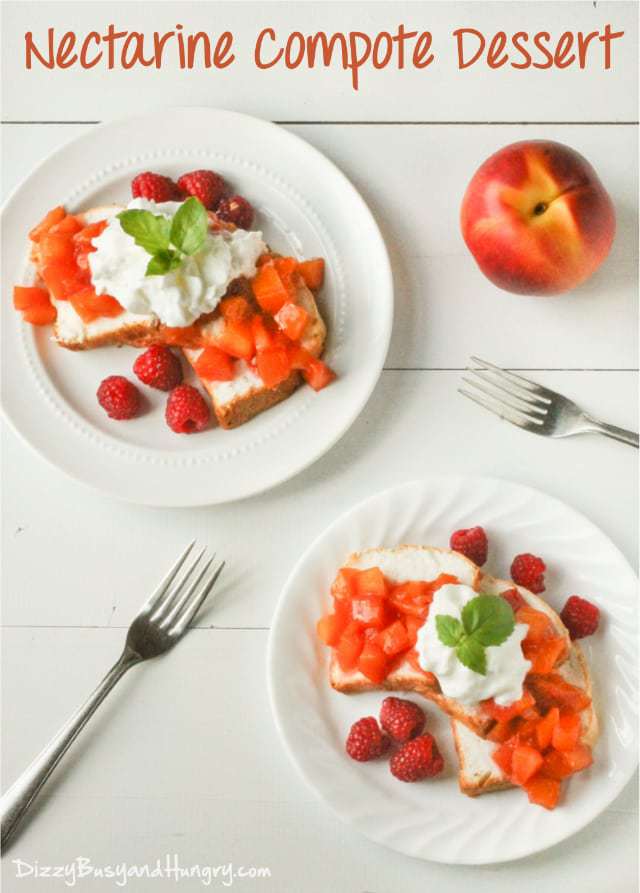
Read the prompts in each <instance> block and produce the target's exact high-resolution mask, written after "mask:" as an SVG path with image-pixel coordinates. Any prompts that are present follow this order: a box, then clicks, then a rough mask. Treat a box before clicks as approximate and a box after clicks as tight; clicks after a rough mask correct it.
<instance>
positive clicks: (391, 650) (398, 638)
mask: <svg viewBox="0 0 640 893" xmlns="http://www.w3.org/2000/svg"><path fill="white" fill-rule="evenodd" d="M378 644H379V645H380V647H381V648H382V650H383V651H384V653H385V654H386V655H387V657H393V656H394V655H396V654H400V653H401V652H403V651H406V650H407V648H410V647H411V645H412V644H413V643H412V642H411V641H410V639H409V634H408V633H407V628H406V626H405V625H404V623H403V622H402V621H401V620H394V622H393V623H391V624H389V626H387V627H385V628H384V629H383V630H382V631H381V632H380V635H379V636H378Z"/></svg>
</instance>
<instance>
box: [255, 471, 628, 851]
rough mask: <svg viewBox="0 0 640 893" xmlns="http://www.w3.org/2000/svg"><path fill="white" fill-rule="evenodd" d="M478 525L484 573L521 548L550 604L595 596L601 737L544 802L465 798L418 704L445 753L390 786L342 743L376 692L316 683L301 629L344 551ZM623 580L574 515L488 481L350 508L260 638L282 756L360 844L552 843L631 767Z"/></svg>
mask: <svg viewBox="0 0 640 893" xmlns="http://www.w3.org/2000/svg"><path fill="white" fill-rule="evenodd" d="M475 524H481V525H483V526H484V527H485V528H486V530H487V534H488V536H489V542H490V552H489V561H488V563H487V569H488V570H489V571H490V572H492V573H494V574H496V575H497V576H506V577H508V576H509V566H510V563H511V560H512V558H513V556H514V555H516V554H517V553H520V552H529V551H530V552H533V553H535V554H537V555H541V556H542V557H543V558H544V559H545V561H546V562H547V566H548V568H549V570H548V573H547V589H546V593H545V598H547V599H548V601H549V602H550V603H551V604H552V605H553V606H554V607H555V608H557V609H560V608H561V607H562V606H563V604H564V602H565V600H566V598H567V597H568V596H569V595H573V594H580V595H583V596H584V597H585V598H590V599H593V600H594V601H595V602H597V603H598V604H599V605H600V606H601V608H602V613H603V619H602V622H601V627H600V629H599V630H598V632H597V634H596V635H595V636H593V637H592V638H589V639H585V640H583V643H581V644H583V648H584V651H585V654H586V657H587V659H588V661H589V664H590V666H591V670H592V675H593V681H594V689H595V696H594V699H595V705H596V709H597V711H598V715H599V718H600V721H601V726H602V733H601V737H600V739H599V741H598V743H597V745H596V748H595V763H594V766H592V767H591V768H590V769H588V770H587V771H585V772H583V773H581V774H579V775H577V776H575V777H574V778H572V779H571V780H570V781H569V783H568V784H567V790H566V791H565V792H564V799H563V802H562V805H561V806H559V807H557V808H556V809H555V810H554V811H553V812H548V811H546V810H545V809H542V808H541V807H538V806H533V805H530V804H529V802H528V800H527V797H526V795H525V794H524V793H523V792H522V791H521V790H510V791H504V792H501V793H495V794H491V795H486V796H482V797H478V798H476V799H475V800H473V799H470V798H468V797H465V796H464V795H463V794H461V793H460V792H459V791H458V786H457V781H456V760H455V755H454V752H453V745H452V742H451V734H450V731H449V724H448V721H447V720H446V718H445V717H444V716H442V715H440V714H439V712H438V711H437V710H436V708H435V707H433V706H432V705H427V714H428V728H429V729H430V730H431V731H433V732H434V734H435V735H436V738H437V740H438V743H439V744H440V745H441V747H442V750H443V755H444V757H445V764H446V768H445V772H444V773H443V775H442V776H439V777H438V778H435V779H432V780H429V781H424V782H419V783H416V784H403V783H402V782H399V781H397V780H396V779H395V778H393V776H392V775H391V774H390V772H389V768H388V764H387V762H386V761H384V760H383V761H376V762H374V763H355V762H353V761H352V760H350V759H349V758H348V757H347V756H346V755H345V753H344V740H345V738H346V734H347V732H348V730H349V727H350V725H351V724H352V723H353V722H355V720H356V719H358V718H359V717H361V716H367V715H377V714H378V712H379V709H380V703H381V701H382V698H383V695H382V694H381V693H367V694H361V695H357V696H351V697H349V696H347V695H343V694H338V693H337V692H334V691H333V690H332V689H331V688H330V686H329V683H328V679H327V669H328V649H326V648H324V647H323V646H321V645H320V644H319V643H318V641H317V640H316V637H315V634H314V626H315V622H316V620H317V619H318V617H319V616H320V615H321V614H322V613H324V612H325V611H326V609H327V607H328V605H329V586H330V584H331V581H332V579H333V577H334V575H335V572H336V570H337V569H338V568H339V567H340V565H341V563H342V562H343V561H344V560H345V558H346V557H347V556H348V555H349V554H350V553H351V552H353V551H357V550H360V549H363V548H366V547H368V546H396V545H399V544H401V543H418V544H429V545H435V546H445V547H446V546H447V545H448V542H449V536H450V534H451V532H452V531H454V530H457V529H458V528H460V527H469V526H472V525H475ZM637 610H638V593H637V580H636V577H635V575H634V573H633V571H632V570H631V568H630V567H629V565H628V564H627V562H626V560H625V559H624V558H623V556H622V555H621V553H620V552H619V551H618V549H617V548H616V547H615V546H614V545H613V544H612V543H611V542H610V541H609V540H608V539H607V537H606V536H604V534H603V533H601V532H600V531H599V530H598V529H597V528H596V527H594V525H593V524H591V523H590V522H589V521H587V520H586V518H584V517H583V516H582V515H579V514H578V513H577V512H575V511H573V510H572V509H570V508H568V507H567V506H565V505H563V504H562V503H560V502H558V501H557V500H555V499H552V498H551V497H549V496H546V495H544V494H543V493H539V492H537V491H535V490H530V489H529V488H527V487H522V486H519V485H516V484H511V483H507V482H505V481H499V480H492V479H488V478H463V477H430V478H427V479H426V480H424V481H418V482H414V483H410V484H404V485H402V486H400V487H396V488H394V489H392V490H387V491H386V492H384V493H381V494H379V495H377V496H374V497H372V498H371V499H368V500H367V501H366V502H363V503H361V504H360V505H358V506H356V508H354V509H352V510H351V511H350V512H348V513H347V514H346V515H344V516H343V517H342V518H340V519H338V520H337V521H336V522H335V523H334V524H332V525H331V527H330V528H329V529H328V530H327V531H326V532H325V533H323V534H322V536H321V537H320V538H319V539H317V540H316V542H315V543H313V545H312V546H311V547H310V548H309V550H308V551H307V552H306V554H305V555H304V556H303V557H302V558H301V560H300V561H299V562H298V564H297V566H296V568H295V569H294V571H293V573H292V574H291V576H290V578H289V581H288V582H287V585H286V586H285V588H284V591H283V593H282V596H281V599H280V602H279V605H278V609H277V612H276V615H275V618H274V622H273V627H272V631H271V637H270V643H269V656H268V675H269V686H270V693H271V701H272V707H273V711H274V715H275V719H276V724H277V726H278V728H279V731H280V734H281V735H282V738H283V740H284V742H285V745H286V747H287V749H288V751H289V754H290V756H291V759H292V760H293V762H294V763H295V764H296V765H297V767H298V769H299V770H300V772H301V773H302V775H303V776H304V778H305V779H306V781H307V782H308V783H309V784H310V785H311V787H312V788H313V789H314V790H315V791H316V793H317V794H318V795H319V796H320V797H321V798H323V799H324V800H326V802H327V803H328V804H329V805H330V806H331V807H332V808H333V809H334V810H335V811H336V812H337V814H338V815H339V816H340V817H341V818H342V819H343V820H344V821H345V822H348V823H350V824H352V825H353V826H354V827H355V828H357V830H358V831H361V832H362V833H363V834H365V835H366V836H367V837H370V838H371V839H372V840H375V841H377V842H378V843H382V844H384V845H386V846H388V847H391V848H392V849H395V850H398V851H399V852H402V853H406V854H407V855H409V856H415V857H418V858H421V859H429V860H432V861H435V862H447V863H456V864H468V865H479V864H485V863H491V862H505V861H508V860H511V859H517V858H520V857H522V856H527V855H529V854H531V853H535V852H537V851H539V850H543V849H545V848H546V847H549V846H552V845H553V844H555V843H558V842H559V841H561V840H564V839H565V838H566V837H568V836H569V835H571V834H574V833H575V832H576V831H579V830H580V829H581V828H583V827H584V826H585V825H586V824H587V823H588V822H590V821H591V820H592V819H594V818H595V817H596V816H597V815H598V814H599V813H600V812H602V810H603V809H605V808H606V807H607V806H608V805H609V804H610V803H611V801H612V800H613V799H614V798H615V797H616V796H617V794H618V793H619V792H620V791H621V789H622V788H623V787H624V785H625V784H626V782H627V781H628V780H629V778H630V777H631V775H632V773H633V771H634V769H635V767H636V765H637V749H636V748H637V721H636V689H637V677H636V653H635V652H636V633H635V624H636V616H637Z"/></svg>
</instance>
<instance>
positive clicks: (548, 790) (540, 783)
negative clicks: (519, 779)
mask: <svg viewBox="0 0 640 893" xmlns="http://www.w3.org/2000/svg"><path fill="white" fill-rule="evenodd" d="M524 788H525V790H526V792H527V794H528V796H529V802H530V803H537V804H538V806H544V808H545V809H554V808H555V807H556V806H557V805H558V800H559V799H560V782H559V781H556V780H555V779H553V778H546V777H545V776H544V775H537V776H535V777H534V778H532V779H530V780H529V781H528V782H527V784H526V785H525V786H524Z"/></svg>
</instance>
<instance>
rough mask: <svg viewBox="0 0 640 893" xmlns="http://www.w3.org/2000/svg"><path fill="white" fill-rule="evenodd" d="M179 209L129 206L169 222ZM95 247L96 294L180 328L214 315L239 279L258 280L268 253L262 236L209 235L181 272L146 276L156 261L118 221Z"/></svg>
mask: <svg viewBox="0 0 640 893" xmlns="http://www.w3.org/2000/svg"><path fill="white" fill-rule="evenodd" d="M180 204H181V202H161V203H156V202H152V201H148V200H147V199H143V198H135V199H133V201H131V202H129V204H128V205H127V207H128V208H134V209H138V210H144V211H151V213H153V214H159V215H162V216H163V217H167V218H169V217H172V216H173V215H174V214H175V212H176V211H177V210H178V208H179V207H180ZM92 244H93V246H94V248H95V249H96V250H95V251H93V252H91V254H90V255H89V268H90V270H91V282H92V284H93V287H94V288H95V290H96V293H97V294H99V295H102V294H109V295H112V296H113V297H114V298H116V300H118V301H119V302H120V304H122V306H123V307H126V309H127V310H130V311H131V312H132V313H138V314H155V315H156V316H157V317H159V318H160V320H161V322H163V323H164V324H165V325H167V326H175V327H180V326H188V325H191V323H192V322H194V321H195V320H196V319H198V317H199V316H202V314H203V313H210V312H211V311H212V310H215V308H216V306H217V305H218V303H219V302H220V299H221V298H222V297H223V295H224V294H225V292H226V291H227V289H228V287H229V285H230V283H231V282H232V281H233V280H234V279H237V278H238V277H239V276H246V277H247V278H251V277H252V276H254V275H255V273H256V261H257V260H258V258H259V257H260V255H261V254H264V252H265V251H266V250H267V246H266V245H265V243H264V241H263V239H262V233H260V232H255V231H253V230H251V231H250V230H244V229H237V230H235V231H234V232H226V231H223V232H216V233H212V232H208V233H207V236H206V239H205V243H204V246H203V248H202V249H201V250H200V251H199V252H198V253H197V254H194V255H193V256H192V257H187V258H185V260H184V261H183V263H182V264H181V265H180V266H179V267H178V268H177V269H176V270H171V272H169V273H166V274H164V275H161V276H146V275H145V271H146V269H147V264H148V263H149V261H150V259H151V257H150V255H149V254H148V253H147V252H146V251H145V250H144V248H141V247H140V246H139V245H136V242H135V240H134V239H133V237H132V236H130V235H128V234H127V233H125V231H124V230H123V229H122V227H121V226H120V221H119V220H118V218H117V217H116V216H114V217H112V218H111V219H110V220H109V223H108V225H107V227H106V228H105V230H104V231H103V232H102V233H101V234H100V235H99V236H96V238H95V239H93V241H92Z"/></svg>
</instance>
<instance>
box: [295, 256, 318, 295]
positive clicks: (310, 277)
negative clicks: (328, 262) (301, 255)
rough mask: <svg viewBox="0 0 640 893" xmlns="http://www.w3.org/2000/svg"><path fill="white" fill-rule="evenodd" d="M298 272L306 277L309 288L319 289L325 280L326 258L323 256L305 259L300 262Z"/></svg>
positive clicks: (312, 289)
mask: <svg viewBox="0 0 640 893" xmlns="http://www.w3.org/2000/svg"><path fill="white" fill-rule="evenodd" d="M298 272H299V273H300V275H301V276H302V278H303V279H304V283H305V285H306V286H307V288H310V289H311V291H317V290H318V289H319V288H320V287H321V286H322V283H323V281H324V260H323V259H322V258H321V257H314V258H313V259H312V260H303V261H301V262H300V263H299V264H298Z"/></svg>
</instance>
